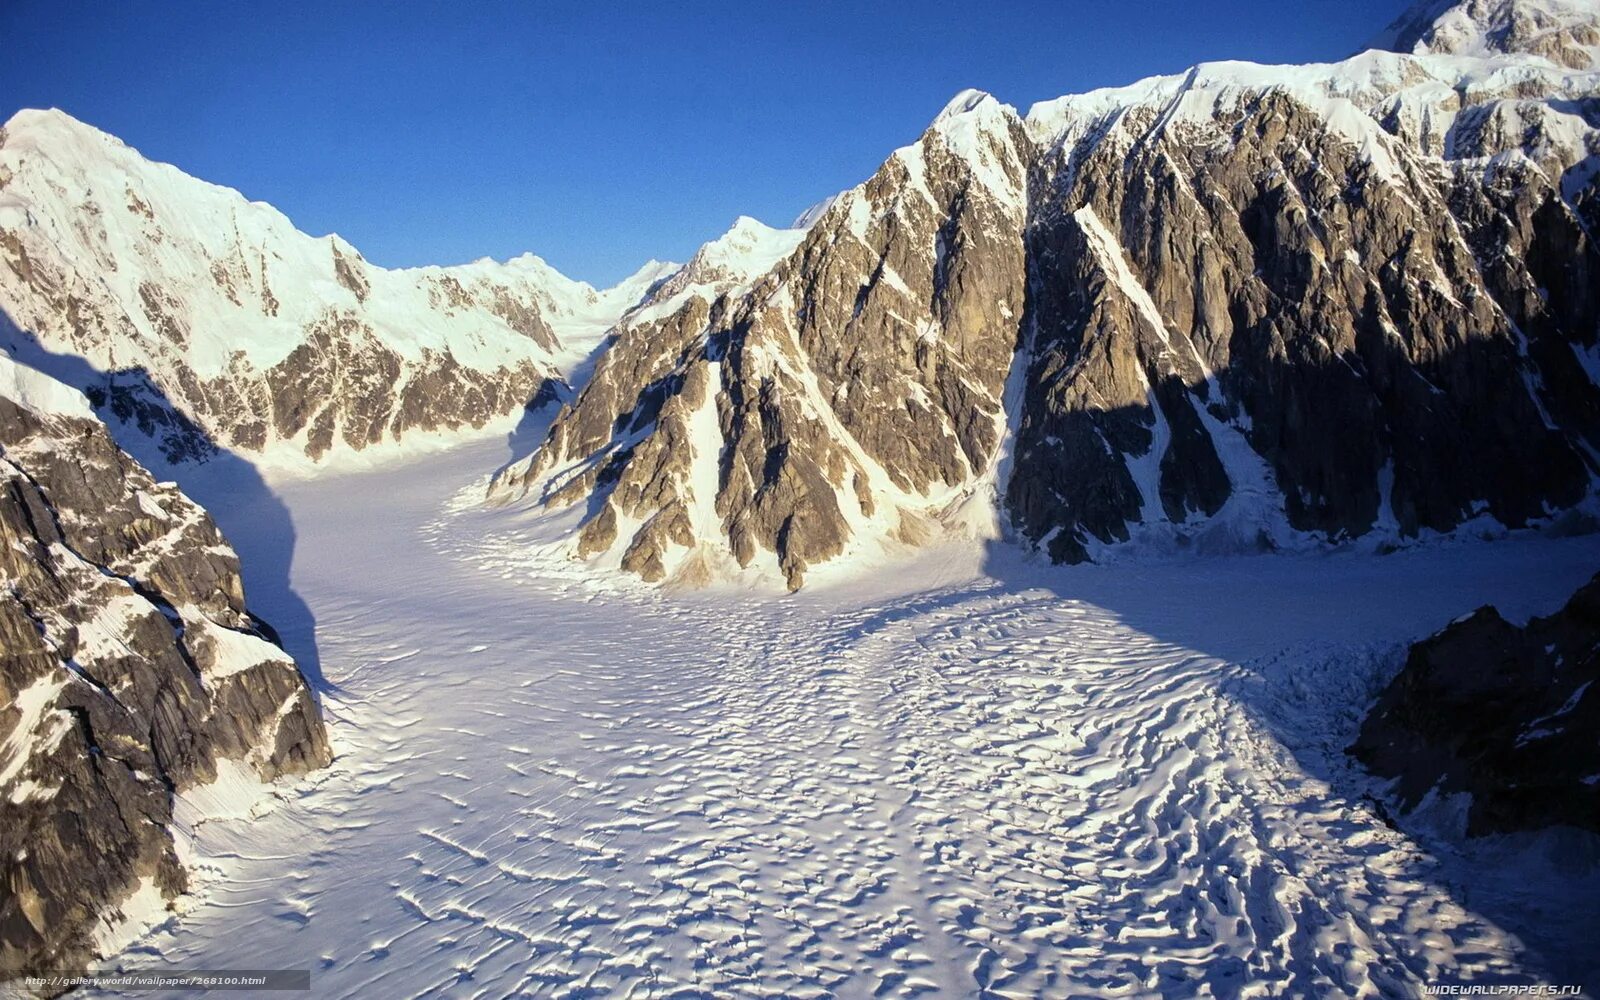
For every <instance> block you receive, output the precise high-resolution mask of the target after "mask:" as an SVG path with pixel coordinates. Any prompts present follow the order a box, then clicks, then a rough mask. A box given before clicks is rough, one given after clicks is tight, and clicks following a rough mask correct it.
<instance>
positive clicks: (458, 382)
mask: <svg viewBox="0 0 1600 1000" xmlns="http://www.w3.org/2000/svg"><path fill="white" fill-rule="evenodd" d="M670 271H671V268H669V267H667V266H666V265H660V264H656V263H654V262H652V263H651V264H649V265H647V266H646V267H645V268H643V269H642V270H641V271H640V272H639V273H638V274H636V275H635V276H634V277H633V278H631V279H629V280H628V281H625V282H623V283H622V284H621V285H619V286H617V287H616V288H614V289H611V290H609V291H606V292H598V291H596V290H595V289H593V288H591V287H590V286H588V285H586V284H584V283H582V282H577V281H572V280H570V279H568V278H566V277H564V276H562V275H561V274H559V273H558V272H556V271H555V270H554V269H553V268H551V267H550V266H548V265H547V264H545V263H544V261H542V260H540V259H539V258H537V257H533V256H531V255H528V256H524V257H521V258H518V259H516V260H512V261H510V262H507V263H504V264H497V263H494V262H492V261H488V260H483V261H478V262H476V263H473V264H467V265H463V266H460V267H429V268H419V269H414V270H398V271H396V270H385V269H383V268H379V267H376V266H374V265H372V264H370V263H368V262H367V261H366V260H364V259H363V258H362V256H361V254H360V253H359V252H357V251H356V249H355V248H354V247H352V246H350V244H348V243H346V242H345V241H344V240H342V239H340V238H339V237H337V236H328V237H323V238H320V239H316V238H312V237H310V236H307V235H305V234H303V233H301V232H299V231H297V230H296V229H295V228H294V226H293V225H292V224H291V223H290V222H289V220H288V219H286V218H285V217H284V216H283V215H282V214H280V213H279V212H277V211H276V210H275V209H273V208H272V207H271V206H269V205H264V204H261V203H258V202H249V201H246V200H245V199H244V197H242V196H241V195H240V194H239V193H238V192H236V191H232V190H230V189H227V188H221V187H217V186H214V185H211V184H207V183H204V182H202V181H198V180H195V179H194V178H192V177H188V176H186V175H184V174H183V173H181V172H180V171H178V170H177V169H175V168H173V167H170V166H167V165H165V164H160V163H152V162H150V161H148V160H146V159H144V158H143V157H142V156H140V155H139V154H138V153H137V152H136V151H135V150H133V149H130V148H129V147H127V146H125V145H123V144H122V143H121V142H119V141H118V140H116V139H114V138H112V137H111V136H108V135H106V134H104V133H102V132H99V131H97V130H95V129H93V128H91V127H89V126H87V125H84V124H82V123H81V122H77V121H75V120H73V119H72V118H70V117H68V116H67V115H64V114H62V113H60V112H57V111H21V112H18V113H17V114H16V115H15V116H14V117H13V118H12V119H11V120H10V121H9V122H7V123H6V124H5V127H4V128H3V129H0V311H3V313H4V316H3V317H0V346H5V345H4V343H3V341H5V340H9V341H10V342H11V343H10V345H9V346H10V349H11V350H12V352H13V353H14V354H17V355H19V356H21V357H24V358H25V359H26V360H27V361H28V363H29V364H31V365H33V366H35V367H40V368H44V369H47V370H49V371H50V372H51V373H52V374H55V375H57V376H59V377H61V378H62V379H63V380H64V381H68V382H70V383H72V384H74V385H76V386H77V387H79V388H81V389H83V390H84V391H85V392H87V393H88V394H89V395H90V398H91V399H92V400H93V401H94V402H95V404H96V406H97V408H98V409H99V411H100V413H101V415H102V416H104V417H106V418H107V419H108V420H111V421H114V422H117V423H119V424H123V425H128V426H130V427H132V428H134V429H137V430H138V431H140V432H141V433H142V434H144V435H145V436H148V437H150V438H152V439H153V440H154V443H155V444H156V446H157V447H158V448H159V449H160V451H161V452H162V453H163V455H164V456H165V457H166V458H167V459H168V460H171V461H182V460H192V459H204V458H205V457H206V456H207V455H209V454H210V453H211V452H212V451H213V450H214V449H215V448H216V447H222V448H226V449H229V450H232V451H235V452H239V453H241V454H244V455H246V456H248V457H252V458H257V457H258V456H259V457H263V458H273V457H278V458H294V459H298V460H301V461H304V460H305V459H310V460H313V461H316V460H321V459H323V458H325V457H327V456H330V455H337V454H340V453H346V452H349V451H359V450H362V449H366V448H370V447H372V446H374V445H378V444H382V443H388V442H395V441H398V440H400V439H402V438H404V437H406V436H408V435H412V434H415V433H418V432H428V431H450V430H457V429H461V428H469V427H470V428H476V427H481V426H483V425H484V424H485V423H486V422H488V421H489V420H492V419H494V418H496V417H500V416H503V415H505V414H510V413H514V412H516V411H517V410H518V409H519V408H520V407H522V406H523V405H524V404H526V403H528V402H530V401H532V400H534V399H536V398H538V397H540V394H541V391H543V392H544V394H545V395H546V396H548V395H549V392H550V387H551V386H553V385H555V384H556V383H558V382H559V381H560V379H561V377H562V373H563V372H564V371H565V370H567V369H568V368H569V367H570V366H571V365H572V364H573V363H574V362H575V361H577V360H579V359H581V358H583V357H584V356H585V355H586V354H587V353H588V351H589V350H590V349H592V348H593V346H594V345H595V344H596V343H597V342H598V340H599V338H600V337H601V335H602V334H603V333H604V331H605V330H606V328H607V327H609V326H610V325H611V323H612V321H613V320H614V319H615V318H616V317H617V316H619V315H620V314H621V313H622V312H623V311H624V310H625V309H626V308H628V307H630V306H632V305H633V304H635V302H637V300H638V299H639V298H640V297H641V296H642V295H644V294H645V293H646V292H647V291H648V290H649V288H650V286H651V284H652V283H653V282H654V281H656V280H657V279H658V278H660V277H662V276H664V275H665V274H667V273H670ZM5 327H9V328H10V329H9V331H6V330H5Z"/></svg>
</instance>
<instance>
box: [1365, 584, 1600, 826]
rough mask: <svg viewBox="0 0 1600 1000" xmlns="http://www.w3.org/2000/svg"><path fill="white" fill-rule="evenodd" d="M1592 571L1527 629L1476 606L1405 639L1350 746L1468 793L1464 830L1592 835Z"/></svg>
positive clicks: (1401, 791) (1599, 651)
mask: <svg viewBox="0 0 1600 1000" xmlns="http://www.w3.org/2000/svg"><path fill="white" fill-rule="evenodd" d="M1597 680H1600V576H1597V577H1596V578H1595V579H1594V580H1591V581H1590V582H1589V583H1588V584H1586V585H1585V586H1584V587H1583V588H1582V589H1581V590H1579V591H1578V592H1577V593H1576V594H1574V595H1573V597H1572V600H1571V601H1569V602H1568V603H1567V606H1566V607H1564V608H1562V609H1561V610H1560V611H1558V612H1557V613H1555V614H1553V615H1551V616H1550V617H1548V618H1535V619H1534V620H1532V621H1530V622H1529V623H1528V624H1527V625H1526V626H1523V627H1520V628H1519V627H1517V626H1515V625H1512V624H1510V623H1509V622H1507V621H1506V620H1505V619H1504V618H1501V617H1500V615H1499V614H1498V613H1497V612H1496V611H1495V609H1494V608H1487V607H1486V608H1479V609H1478V610H1477V611H1475V612H1473V613H1472V614H1470V615H1468V616H1467V617H1465V618H1462V619H1460V620H1459V621H1457V622H1455V623H1454V624H1452V625H1451V626H1449V627H1448V628H1446V629H1445V630H1444V631H1442V632H1440V633H1438V634H1437V635H1434V636H1432V637H1431V638H1428V639H1424V640H1423V641H1422V642H1419V643H1417V644H1416V645H1414V646H1412V647H1411V652H1410V654H1409V655H1408V656H1407V658H1406V664H1405V667H1404V668H1403V669H1402V670H1401V671H1400V673H1399V675H1398V676H1396V677H1395V679H1394V681H1393V682H1392V683H1391V684H1390V685H1389V687H1388V688H1387V689H1386V690H1385V691H1384V692H1383V694H1382V695H1381V696H1380V697H1379V698H1378V702H1377V704H1376V705H1374V706H1373V709H1372V712H1371V714H1369V715H1368V716H1367V719H1366V722H1365V723H1363V724H1362V727H1361V735H1360V736H1359V737H1358V738H1357V740H1356V742H1355V743H1354V744H1353V745H1352V746H1351V747H1350V753H1351V754H1353V755H1354V756H1355V757H1356V758H1357V759H1359V760H1360V761H1361V762H1362V763H1363V764H1365V765H1366V766H1367V767H1369V768H1371V769H1372V770H1373V771H1374V772H1375V773H1377V774H1379V775H1382V776H1383V777H1387V778H1397V779H1399V782H1398V784H1397V786H1396V794H1397V795H1398V796H1399V798H1400V800H1401V801H1402V803H1403V804H1404V805H1405V806H1406V807H1407V808H1411V807H1413V806H1415V805H1416V804H1417V803H1418V802H1419V801H1420V800H1421V799H1422V798H1423V797H1424V796H1426V795H1427V794H1428V793H1429V791H1430V790H1434V789H1437V791H1438V793H1440V794H1446V795H1449V794H1456V793H1461V792H1465V793H1468V794H1470V795H1471V796H1472V805H1471V808H1470V810H1469V812H1468V828H1467V832H1468V833H1469V834H1471V835H1474V836H1476V835H1480V834H1486V833H1499V832H1507V831H1513V830H1532V829H1538V828H1540V827H1545V826H1552V825H1556V824H1564V825H1568V826H1575V827H1581V828H1583V829H1587V830H1592V831H1595V832H1600V781H1596V780H1595V775H1597V774H1600V743H1596V740H1595V734H1596V733H1597V732H1600V685H1596V684H1595V681H1597Z"/></svg>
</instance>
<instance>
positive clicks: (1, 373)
mask: <svg viewBox="0 0 1600 1000" xmlns="http://www.w3.org/2000/svg"><path fill="white" fill-rule="evenodd" d="M0 477H3V480H4V482H3V489H0V586H3V589H4V591H5V594H6V599H5V600H4V601H3V602H0V696H3V697H4V703H5V704H6V706H7V708H6V711H5V712H4V713H3V715H0V731H3V732H4V743H5V749H6V753H5V758H4V760H3V761H0V768H3V771H0V831H3V832H0V852H3V861H0V881H3V883H4V884H5V885H6V887H7V892H6V893H5V895H4V897H3V898H0V974H5V975H8V976H9V975H14V974H17V973H19V972H22V971H28V970H40V969H62V968H72V967H75V966H78V965H80V964H81V963H83V962H86V961H88V960H89V959H91V958H93V957H94V955H95V954H96V952H97V950H98V949H100V948H102V947H104V944H103V934H104V928H105V927H106V926H108V925H110V924H112V923H114V922H115V921H114V918H115V917H116V916H117V913H118V910H119V908H120V909H121V911H122V912H123V913H125V914H133V913H140V912H159V910H160V908H161V907H162V906H163V900H164V899H170V898H171V897H173V896H174V895H176V894H177V893H179V892H181V891H182V890H183V889H184V887H185V884H186V873H185V870H184V868H183V866H182V864H181V863H180V861H179V859H178V856H177V854H176V853H175V848H174V843H173V838H172V833H171V830H170V826H171V824H172V821H173V806H174V798H173V797H174V793H177V792H183V791H185V790H188V789H191V788H194V787H196V786H200V785H206V784H209V783H212V782H215V781H221V782H223V784H224V785H225V786H229V787H231V784H232V783H234V782H237V781H238V780H239V777H238V775H239V774H240V773H241V772H242V773H243V775H244V776H245V777H246V779H247V780H249V779H262V780H270V779H273V778H276V777H278V776H280V775H285V774H298V773H302V772H305V771H308V770H313V769H316V768H319V767H322V766H324V765H326V764H327V763H328V762H329V761H330V759H331V756H332V754H331V751H330V749H329V745H328V739H327V734H326V732H325V731H324V728H323V724H322V720H321V718H320V716H319V713H318V710H317V704H316V700H315V698H314V696H313V694H312V691H311V688H310V686H309V685H308V684H307V681H306V678H305V676H304V675H303V674H302V673H301V671H300V669H299V668H298V667H297V665H296V663H295V662H294V661H293V660H292V659H290V657H289V656H288V655H287V654H286V653H285V652H284V651H283V650H282V649H281V648H279V646H278V645H277V644H276V643H275V641H273V633H272V631H271V630H270V628H268V627H266V626H265V625H264V624H263V623H262V622H261V621H259V620H258V619H256V618H255V617H254V616H253V615H252V614H251V613H250V611H248V610H247V609H246V606H245V598H244V588H243V585H242V583H241V580H240V570H239V562H238V558H237V557H236V556H235V555H234V553H233V551H232V549H231V548H229V546H228V544H227V542H226V541H225V540H224V539H223V537H222V535H221V533H220V532H219V531H218V530H217V527H216V524H215V523H214V522H213V521H212V520H211V518H210V517H209V516H208V515H207V514H206V512H205V511H204V510H203V509H201V508H200V507H199V506H197V505H196V504H195V503H194V502H193V501H192V500H191V499H190V498H189V497H188V496H186V495H184V494H183V493H182V492H180V491H179V489H178V487H177V486H176V485H175V484H173V483H170V482H157V481H156V479H155V478H154V477H153V476H151V475H150V473H149V472H148V471H147V470H146V469H145V468H144V467H143V466H141V465H140V464H139V463H138V462H137V461H135V460H134V459H133V458H131V457H130V456H129V455H128V454H127V453H126V452H124V451H123V450H121V449H119V448H118V447H117V446H116V444H115V443H114V442H113V441H112V439H111V437H110V435H109V434H108V433H107V431H106V428H105V426H104V425H103V424H102V423H101V422H100V421H99V420H98V419H96V418H95V416H94V414H93V412H92V411H91V410H90V408H89V404H88V402H87V401H86V400H85V398H84V397H83V396H81V395H79V394H78V393H77V392H76V391H75V390H73V389H71V388H69V387H68V386H66V385H64V384H62V383H61V382H59V381H56V380H54V379H52V378H50V377H49V376H47V375H45V374H43V373H41V372H40V371H38V370H36V369H34V368H31V367H24V366H22V365H19V364H18V363H17V362H16V361H14V360H13V359H12V357H11V356H10V355H9V354H8V355H0Z"/></svg>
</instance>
